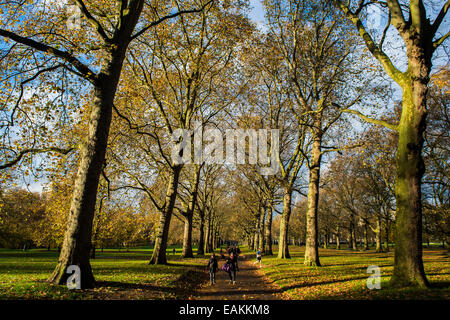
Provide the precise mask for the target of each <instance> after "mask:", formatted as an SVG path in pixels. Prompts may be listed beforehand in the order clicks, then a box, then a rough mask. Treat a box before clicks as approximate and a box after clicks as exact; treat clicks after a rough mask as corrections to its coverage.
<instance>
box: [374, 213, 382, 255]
mask: <svg viewBox="0 0 450 320" xmlns="http://www.w3.org/2000/svg"><path fill="white" fill-rule="evenodd" d="M376 240H377V247H376V249H375V250H376V252H383V248H382V247H381V217H378V219H377V230H376Z"/></svg>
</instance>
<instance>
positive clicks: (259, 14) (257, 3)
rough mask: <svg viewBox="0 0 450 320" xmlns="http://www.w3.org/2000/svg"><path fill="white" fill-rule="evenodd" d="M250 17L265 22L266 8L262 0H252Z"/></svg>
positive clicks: (261, 22)
mask: <svg viewBox="0 0 450 320" xmlns="http://www.w3.org/2000/svg"><path fill="white" fill-rule="evenodd" d="M250 7H251V9H252V10H251V12H250V18H251V19H252V20H253V21H255V22H257V23H258V24H263V23H264V8H263V4H262V1H261V0H250Z"/></svg>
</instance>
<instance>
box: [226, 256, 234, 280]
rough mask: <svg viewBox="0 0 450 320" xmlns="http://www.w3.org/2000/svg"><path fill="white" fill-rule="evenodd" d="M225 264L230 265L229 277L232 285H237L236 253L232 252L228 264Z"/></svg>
mask: <svg viewBox="0 0 450 320" xmlns="http://www.w3.org/2000/svg"><path fill="white" fill-rule="evenodd" d="M225 264H227V265H228V270H229V271H228V276H229V277H230V283H232V284H235V283H236V269H237V266H236V260H235V256H234V253H233V252H232V253H231V254H230V256H229V257H228V259H227V262H225Z"/></svg>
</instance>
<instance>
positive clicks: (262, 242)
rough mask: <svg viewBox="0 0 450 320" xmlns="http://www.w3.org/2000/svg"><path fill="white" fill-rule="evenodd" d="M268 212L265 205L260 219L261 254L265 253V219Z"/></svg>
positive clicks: (259, 245)
mask: <svg viewBox="0 0 450 320" xmlns="http://www.w3.org/2000/svg"><path fill="white" fill-rule="evenodd" d="M266 210H267V206H266V205H263V206H262V207H261V215H260V219H259V244H258V248H259V251H260V252H261V253H265V242H266V241H265V238H264V231H265V230H264V229H265V219H266Z"/></svg>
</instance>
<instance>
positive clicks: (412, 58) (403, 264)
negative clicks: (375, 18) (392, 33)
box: [391, 8, 433, 287]
mask: <svg viewBox="0 0 450 320" xmlns="http://www.w3.org/2000/svg"><path fill="white" fill-rule="evenodd" d="M415 9H416V10H419V9H420V8H415ZM423 21H425V19H424V20H423ZM417 31H419V32H421V33H418V32H417ZM422 32H423V33H422ZM427 32H428V30H426V27H423V29H422V30H415V29H410V30H408V32H405V34H403V35H402V36H403V38H404V40H405V43H406V48H407V50H406V51H407V56H408V71H407V73H406V74H405V76H404V77H403V78H402V81H401V83H400V85H401V86H402V89H403V106H402V115H401V118H400V123H399V126H398V128H399V140H398V147H397V155H396V169H397V172H396V184H395V199H396V206H397V211H396V225H395V255H394V273H393V275H392V278H391V284H392V285H394V286H411V285H412V286H420V287H426V286H428V281H427V278H426V276H425V272H424V268H423V261H422V194H421V184H422V177H423V174H424V172H425V166H424V163H423V159H422V148H423V142H424V137H423V134H424V132H425V127H426V115H427V93H428V83H429V80H430V79H429V74H430V71H431V56H432V51H431V50H432V49H431V48H433V44H432V40H433V39H431V38H433V37H431V38H430V37H429V36H428V37H427V35H426V34H425V33H427Z"/></svg>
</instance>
